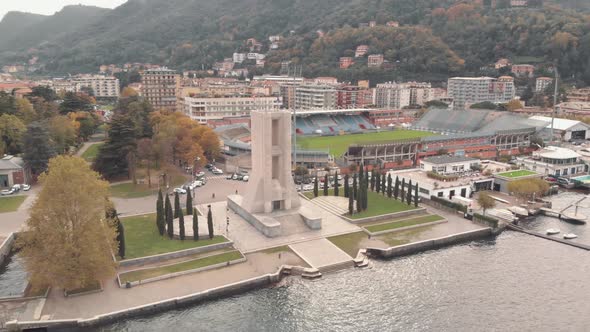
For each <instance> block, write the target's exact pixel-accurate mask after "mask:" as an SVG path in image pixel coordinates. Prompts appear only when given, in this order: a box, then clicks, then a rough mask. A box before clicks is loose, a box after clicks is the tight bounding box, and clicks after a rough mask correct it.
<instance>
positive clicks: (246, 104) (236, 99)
mask: <svg viewBox="0 0 590 332" xmlns="http://www.w3.org/2000/svg"><path fill="white" fill-rule="evenodd" d="M281 105H282V100H281V98H280V97H277V96H262V97H260V96H254V95H231V96H223V97H214V96H212V95H209V94H205V95H203V96H195V97H186V98H184V112H185V114H186V115H188V116H189V117H190V118H191V119H193V120H195V121H198V122H199V123H201V124H207V123H208V122H209V121H214V120H221V119H224V118H228V117H244V116H250V112H251V111H252V110H261V111H270V110H278V109H279V108H280V107H281Z"/></svg>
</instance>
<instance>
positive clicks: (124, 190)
mask: <svg viewBox="0 0 590 332" xmlns="http://www.w3.org/2000/svg"><path fill="white" fill-rule="evenodd" d="M186 181H187V178H186V177H184V176H183V175H181V174H173V175H172V180H171V181H170V191H172V190H173V189H174V188H175V187H178V186H181V185H182V184H184V183H185V182H186ZM162 191H164V189H163V190H162ZM157 193H158V183H157V182H152V187H151V188H148V185H147V184H133V183H131V182H126V183H121V184H115V185H112V186H111V196H113V197H119V198H140V197H146V196H150V195H155V194H157ZM182 196H184V195H182ZM154 202H155V201H154ZM154 206H155V203H154Z"/></svg>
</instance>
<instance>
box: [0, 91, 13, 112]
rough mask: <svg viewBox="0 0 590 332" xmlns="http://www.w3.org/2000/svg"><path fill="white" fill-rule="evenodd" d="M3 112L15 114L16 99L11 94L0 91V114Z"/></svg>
mask: <svg viewBox="0 0 590 332" xmlns="http://www.w3.org/2000/svg"><path fill="white" fill-rule="evenodd" d="M4 114H9V115H15V114H16V100H15V99H14V96H12V95H11V94H9V93H7V92H5V91H0V115H4Z"/></svg>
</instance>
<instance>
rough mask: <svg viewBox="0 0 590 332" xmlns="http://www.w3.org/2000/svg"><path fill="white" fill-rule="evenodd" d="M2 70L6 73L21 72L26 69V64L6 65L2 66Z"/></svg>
mask: <svg viewBox="0 0 590 332" xmlns="http://www.w3.org/2000/svg"><path fill="white" fill-rule="evenodd" d="M2 71H3V72H5V73H20V72H23V71H25V66H23V65H6V66H3V67H2Z"/></svg>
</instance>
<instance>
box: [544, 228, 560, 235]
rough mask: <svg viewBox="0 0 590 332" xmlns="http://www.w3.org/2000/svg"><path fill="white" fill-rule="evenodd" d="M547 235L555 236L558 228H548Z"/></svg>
mask: <svg viewBox="0 0 590 332" xmlns="http://www.w3.org/2000/svg"><path fill="white" fill-rule="evenodd" d="M546 232H547V235H555V234H559V232H560V231H559V229H558V228H549V229H548V230H547V231H546Z"/></svg>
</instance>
